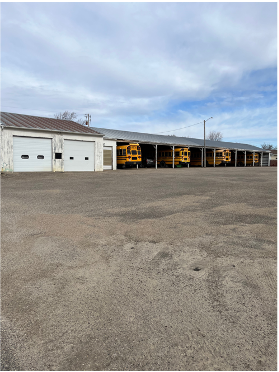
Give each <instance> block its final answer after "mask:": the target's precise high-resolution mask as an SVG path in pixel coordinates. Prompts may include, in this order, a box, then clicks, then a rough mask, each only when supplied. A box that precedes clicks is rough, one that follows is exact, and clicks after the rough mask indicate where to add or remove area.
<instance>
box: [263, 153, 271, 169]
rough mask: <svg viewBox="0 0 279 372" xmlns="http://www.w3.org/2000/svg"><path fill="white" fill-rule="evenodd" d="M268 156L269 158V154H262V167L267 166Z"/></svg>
mask: <svg viewBox="0 0 279 372" xmlns="http://www.w3.org/2000/svg"><path fill="white" fill-rule="evenodd" d="M268 158H269V154H263V164H262V166H263V167H267V166H268Z"/></svg>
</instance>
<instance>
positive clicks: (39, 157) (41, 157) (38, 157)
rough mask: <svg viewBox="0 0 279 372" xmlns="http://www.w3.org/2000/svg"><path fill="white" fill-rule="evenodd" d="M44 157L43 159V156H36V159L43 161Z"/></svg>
mask: <svg viewBox="0 0 279 372" xmlns="http://www.w3.org/2000/svg"><path fill="white" fill-rule="evenodd" d="M44 158H45V157H44V155H38V156H37V159H44Z"/></svg>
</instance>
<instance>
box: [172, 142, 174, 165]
mask: <svg viewBox="0 0 279 372" xmlns="http://www.w3.org/2000/svg"><path fill="white" fill-rule="evenodd" d="M172 167H173V168H174V146H172Z"/></svg>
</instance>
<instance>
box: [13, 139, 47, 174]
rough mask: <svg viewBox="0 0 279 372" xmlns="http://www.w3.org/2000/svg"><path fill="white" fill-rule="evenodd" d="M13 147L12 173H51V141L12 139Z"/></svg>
mask: <svg viewBox="0 0 279 372" xmlns="http://www.w3.org/2000/svg"><path fill="white" fill-rule="evenodd" d="M13 145H14V146H13V147H14V148H13V158H14V172H51V170H52V156H51V153H52V148H51V139H49V138H32V137H14V138H13Z"/></svg>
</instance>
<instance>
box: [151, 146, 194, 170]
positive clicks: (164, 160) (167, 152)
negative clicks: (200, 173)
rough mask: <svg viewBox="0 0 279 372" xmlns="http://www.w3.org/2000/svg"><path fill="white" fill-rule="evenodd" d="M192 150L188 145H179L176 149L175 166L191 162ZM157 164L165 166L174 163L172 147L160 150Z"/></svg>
mask: <svg viewBox="0 0 279 372" xmlns="http://www.w3.org/2000/svg"><path fill="white" fill-rule="evenodd" d="M190 155H191V152H190V150H189V149H188V147H179V148H175V149H174V166H175V167H176V166H178V165H181V166H186V165H187V164H189V163H190ZM157 164H158V165H160V167H162V168H164V167H166V166H168V165H169V166H172V164H173V151H172V149H170V148H163V149H160V151H158V156H157Z"/></svg>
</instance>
